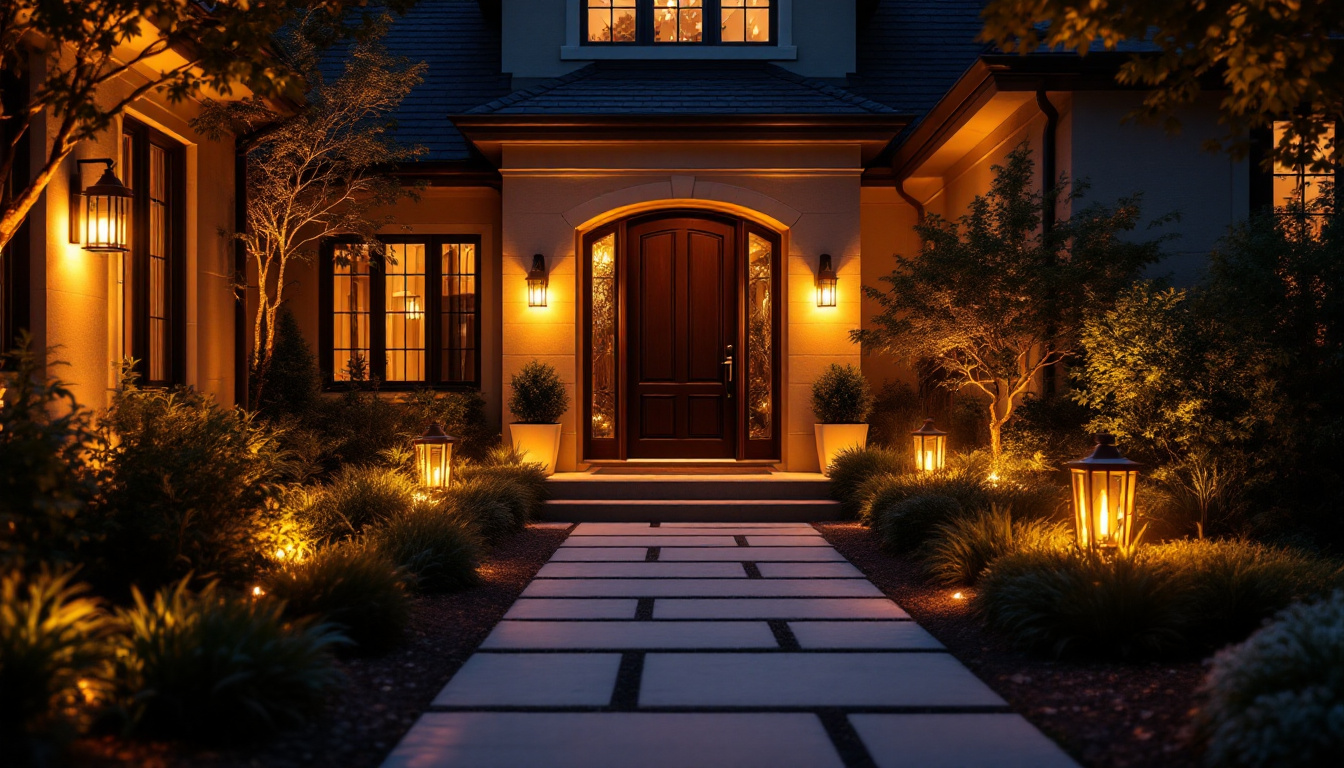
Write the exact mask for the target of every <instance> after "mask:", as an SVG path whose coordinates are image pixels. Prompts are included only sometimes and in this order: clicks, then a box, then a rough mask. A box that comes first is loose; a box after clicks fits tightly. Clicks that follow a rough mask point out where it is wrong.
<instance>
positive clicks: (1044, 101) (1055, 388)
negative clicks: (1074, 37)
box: [1036, 88, 1059, 400]
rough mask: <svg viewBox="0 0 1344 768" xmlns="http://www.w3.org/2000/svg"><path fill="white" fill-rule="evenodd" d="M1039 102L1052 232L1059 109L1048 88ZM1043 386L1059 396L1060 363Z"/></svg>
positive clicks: (1045, 222) (1047, 221) (1046, 215)
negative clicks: (1052, 102) (1052, 101)
mask: <svg viewBox="0 0 1344 768" xmlns="http://www.w3.org/2000/svg"><path fill="white" fill-rule="evenodd" d="M1036 106H1038V107H1040V109H1041V114H1043V115H1045V135H1044V136H1042V137H1041V199H1042V200H1043V201H1044V203H1045V206H1044V208H1045V209H1044V210H1043V211H1042V215H1041V230H1042V232H1043V233H1045V234H1049V232H1050V231H1051V230H1053V229H1054V228H1055V223H1056V222H1057V221H1058V220H1059V210H1058V206H1059V201H1058V200H1056V199H1055V195H1054V194H1053V193H1054V190H1055V182H1056V181H1057V180H1058V178H1059V161H1058V157H1057V155H1058V147H1059V110H1057V109H1055V105H1054V104H1051V103H1050V97H1049V96H1048V95H1047V94H1046V92H1045V89H1044V88H1041V89H1039V90H1037V91H1036ZM1041 388H1042V389H1043V390H1044V393H1043V394H1044V395H1045V399H1046V400H1053V399H1055V395H1056V394H1058V392H1059V366H1058V365H1052V366H1050V367H1048V368H1046V369H1045V370H1044V371H1042V372H1041Z"/></svg>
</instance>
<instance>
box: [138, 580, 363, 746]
mask: <svg viewBox="0 0 1344 768" xmlns="http://www.w3.org/2000/svg"><path fill="white" fill-rule="evenodd" d="M187 582H188V580H187V579H183V580H182V581H180V582H178V583H177V584H176V585H174V586H171V587H165V588H163V589H161V590H159V591H158V592H157V593H156V594H155V595H154V599H153V601H152V602H147V601H146V600H145V598H144V597H143V596H142V595H141V594H140V592H139V590H135V591H134V595H133V597H134V604H133V605H132V607H131V608H129V609H124V610H121V611H118V618H119V619H120V621H121V624H122V625H123V633H124V634H122V635H120V636H119V637H118V641H117V642H118V644H119V646H120V648H119V655H118V660H119V662H118V663H119V664H120V665H121V669H120V670H119V674H118V678H119V683H120V684H121V686H122V689H123V694H124V696H125V700H126V708H127V710H128V712H129V714H130V715H131V725H132V727H133V728H134V729H135V730H137V731H140V732H143V733H146V734H151V735H156V736H165V737H174V738H176V737H185V738H191V739H199V740H205V741H231V740H234V739H252V738H256V737H257V736H258V735H262V734H265V733H270V732H273V731H275V730H277V729H279V728H281V727H284V726H287V725H292V724H294V723H297V722H300V721H301V720H302V719H303V716H304V715H305V714H306V713H308V712H310V711H312V710H313V709H315V708H316V707H317V706H318V705H319V704H320V703H321V701H322V697H323V694H324V693H325V692H326V691H327V690H328V689H329V688H331V687H332V686H334V685H335V683H336V682H337V680H338V679H339V677H338V672H337V670H336V668H335V666H334V665H333V663H332V658H331V653H330V651H331V649H332V648H333V647H335V646H338V645H340V644H342V643H344V642H345V639H344V638H342V637H341V635H340V634H339V633H337V632H336V631H335V630H334V629H333V628H332V627H331V626H330V625H326V624H314V623H311V622H309V621H306V620H305V621H298V622H292V623H290V622H286V621H284V620H283V619H282V617H281V609H282V606H281V605H280V604H279V603H278V602H276V601H274V600H268V599H261V600H254V599H248V598H244V597H233V596H228V595H225V594H223V593H222V592H220V591H219V590H218V589H217V585H216V584H215V583H214V582H211V583H210V584H208V585H206V586H205V587H204V588H203V589H202V590H201V591H200V592H198V593H193V592H192V591H191V590H190V589H188V587H187Z"/></svg>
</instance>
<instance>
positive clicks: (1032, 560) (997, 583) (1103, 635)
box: [973, 549, 1185, 658]
mask: <svg viewBox="0 0 1344 768" xmlns="http://www.w3.org/2000/svg"><path fill="white" fill-rule="evenodd" d="M973 606H974V608H975V610H976V612H977V613H978V614H979V615H980V616H981V617H982V618H983V619H984V620H985V623H986V624H987V625H988V626H989V627H990V628H991V629H994V630H997V631H1000V632H1002V633H1004V634H1005V635H1006V636H1007V637H1008V638H1010V639H1011V640H1012V641H1013V642H1015V643H1016V644H1018V645H1020V646H1022V647H1024V648H1028V649H1031V650H1035V651H1039V652H1045V653H1052V654H1054V655H1056V656H1065V655H1068V656H1083V657H1098V658H1116V657H1118V658H1132V657H1149V656H1158V655H1162V654H1165V653H1169V652H1172V651H1175V650H1178V649H1181V648H1183V647H1184V643H1183V642H1182V641H1183V636H1182V633H1181V629H1182V627H1183V626H1184V624H1183V617H1182V610H1183V608H1184V607H1185V600H1184V599H1183V595H1182V591H1181V584H1180V580H1179V578H1178V576H1177V574H1176V573H1175V572H1174V571H1173V569H1172V568H1170V567H1169V566H1167V565H1166V564H1164V563H1161V562H1159V561H1156V560H1153V559H1146V558H1143V557H1140V556H1134V555H1120V556H1116V557H1100V556H1096V555H1089V554H1084V553H1079V552H1077V551H1076V550H1050V549H1034V550H1026V551H1022V552H1017V553H1013V554H1009V555H1005V556H1004V557H1001V558H999V559H998V560H996V561H995V562H994V563H993V564H992V565H990V566H989V569H988V570H986V571H985V572H984V573H983V574H981V576H980V581H979V590H978V591H977V594H976V595H975V602H974V603H973Z"/></svg>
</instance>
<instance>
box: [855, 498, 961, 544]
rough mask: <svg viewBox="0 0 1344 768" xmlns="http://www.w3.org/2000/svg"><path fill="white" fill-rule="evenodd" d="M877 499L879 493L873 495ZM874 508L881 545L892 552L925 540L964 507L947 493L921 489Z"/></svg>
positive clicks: (956, 515)
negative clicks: (922, 491)
mask: <svg viewBox="0 0 1344 768" xmlns="http://www.w3.org/2000/svg"><path fill="white" fill-rule="evenodd" d="M875 498H878V499H880V498H881V496H880V495H879V496H878V497H875ZM878 503H882V502H875V503H874V509H875V510H877V511H876V513H875V514H876V516H877V531H878V533H879V534H880V535H881V536H882V545H883V546H885V547H887V548H888V549H890V550H892V551H894V552H910V551H913V550H915V549H918V548H919V547H920V546H921V545H923V544H924V542H926V541H928V540H929V539H930V538H931V537H932V536H933V535H934V533H935V531H936V529H937V527H938V526H939V525H940V524H943V523H947V522H951V521H952V520H955V519H957V518H959V517H961V516H962V515H963V514H965V510H964V508H963V507H962V506H961V504H960V503H958V501H957V500H956V499H954V498H952V497H951V496H944V495H942V494H938V493H923V494H918V495H915V496H910V497H908V498H905V499H903V500H901V501H897V502H895V503H892V504H884V505H883V506H881V507H878V506H877V504H878Z"/></svg>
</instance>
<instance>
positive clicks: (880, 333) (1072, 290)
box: [853, 146, 1161, 458]
mask: <svg viewBox="0 0 1344 768" xmlns="http://www.w3.org/2000/svg"><path fill="white" fill-rule="evenodd" d="M1034 171H1035V168H1034V163H1033V162H1032V159H1031V153H1030V150H1029V149H1027V148H1026V147H1025V146H1023V147H1019V148H1018V149H1016V150H1014V151H1013V152H1012V153H1011V154H1010V155H1009V156H1008V158H1007V160H1006V161H1005V162H1004V164H1003V165H1002V166H998V165H996V166H994V180H993V183H992V184H991V186H990V190H989V192H988V193H987V194H984V195H979V196H977V197H976V198H975V200H974V201H973V202H972V203H971V205H970V207H969V210H968V211H967V213H966V214H965V215H963V216H962V217H960V218H959V219H957V220H955V221H954V220H950V219H945V218H943V217H941V216H937V215H931V216H929V217H928V218H927V219H926V220H925V221H923V222H921V223H920V224H919V225H917V227H916V232H917V233H918V234H919V237H920V240H921V243H922V245H921V248H920V251H919V253H918V254H916V255H915V256H914V257H911V258H908V259H907V258H899V257H898V259H897V263H896V267H895V269H894V270H893V271H892V272H891V274H890V275H887V276H886V277H883V278H882V282H884V283H886V286H887V287H886V288H885V289H881V288H875V287H871V286H869V287H865V288H864V294H865V295H866V296H868V297H869V298H871V299H873V300H874V301H876V302H877V303H878V304H879V306H880V307H881V311H880V312H879V313H878V314H877V315H875V316H874V318H873V324H872V327H870V328H866V329H863V330H859V331H854V332H853V338H854V339H855V340H856V341H859V342H861V343H862V344H863V346H864V349H865V351H869V352H880V353H884V354H891V355H897V356H899V357H902V358H905V359H907V360H909V361H912V362H913V361H918V360H928V361H931V362H932V363H933V365H935V366H936V367H937V368H939V369H941V371H942V372H943V373H944V374H945V375H946V377H947V378H946V380H945V383H946V385H947V386H949V387H951V388H953V389H963V388H967V387H970V388H973V389H976V390H979V391H981V392H983V393H984V394H985V395H987V396H988V397H989V404H988V413H987V414H986V420H987V423H988V425H989V431H990V444H991V448H992V450H993V454H994V456H995V457H996V458H997V457H998V456H999V453H1000V449H1001V444H1002V443H1001V435H1002V429H1003V426H1004V424H1006V423H1007V422H1008V420H1009V419H1010V418H1012V415H1013V409H1014V407H1015V404H1016V403H1017V402H1018V401H1019V400H1020V398H1021V397H1022V396H1023V395H1024V394H1025V393H1026V392H1027V391H1028V388H1029V387H1030V386H1031V384H1032V382H1033V381H1034V380H1036V379H1037V377H1038V376H1039V375H1040V374H1041V373H1042V372H1043V371H1044V370H1046V369H1047V368H1049V367H1050V366H1052V365H1055V364H1056V363H1059V362H1061V361H1063V360H1064V359H1066V358H1067V357H1068V356H1069V355H1071V354H1073V352H1074V351H1075V350H1076V348H1077V341H1078V329H1079V328H1080V327H1081V326H1082V323H1083V320H1084V319H1085V318H1086V317H1088V316H1090V315H1092V314H1094V313H1097V312H1099V311H1101V310H1103V309H1105V308H1106V307H1107V306H1108V305H1109V304H1110V303H1111V301H1112V300H1113V298H1114V297H1115V295H1116V294H1117V293H1119V291H1120V290H1121V289H1123V288H1124V287H1125V286H1127V285H1128V284H1129V283H1131V282H1132V281H1133V280H1134V278H1135V277H1136V276H1137V274H1138V272H1139V270H1140V269H1142V267H1143V266H1144V265H1146V264H1150V263H1152V262H1154V261H1156V260H1157V259H1158V257H1159V256H1160V254H1161V239H1160V238H1159V239H1151V240H1133V239H1128V238H1127V237H1126V235H1128V233H1131V232H1133V231H1134V230H1136V229H1137V228H1138V226H1139V223H1140V220H1141V214H1140V209H1139V198H1138V197H1137V196H1135V197H1130V198H1124V199H1122V200H1120V201H1119V202H1118V203H1117V204H1116V205H1115V206H1113V207H1108V206H1103V205H1091V206H1088V207H1086V208H1081V207H1080V206H1081V201H1082V198H1083V189H1082V185H1079V184H1075V185H1074V186H1073V189H1072V191H1066V189H1065V185H1064V183H1063V182H1062V181H1061V183H1060V185H1059V186H1057V187H1055V188H1054V189H1053V190H1052V191H1051V192H1050V194H1049V198H1047V197H1046V196H1045V195H1042V194H1041V193H1040V192H1039V191H1037V188H1036V180H1035V172H1034ZM1053 199H1062V200H1063V201H1064V202H1065V203H1067V204H1068V205H1070V206H1073V208H1074V209H1075V210H1076V211H1077V212H1076V213H1074V214H1073V216H1072V217H1070V218H1068V219H1067V220H1063V221H1057V222H1053V223H1051V222H1049V221H1048V220H1047V216H1048V215H1049V214H1048V211H1049V210H1051V209H1053V207H1054V206H1053V205H1048V202H1049V201H1051V200H1053Z"/></svg>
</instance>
